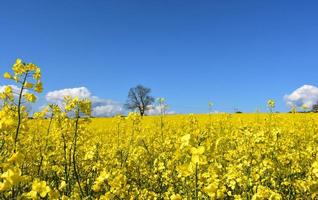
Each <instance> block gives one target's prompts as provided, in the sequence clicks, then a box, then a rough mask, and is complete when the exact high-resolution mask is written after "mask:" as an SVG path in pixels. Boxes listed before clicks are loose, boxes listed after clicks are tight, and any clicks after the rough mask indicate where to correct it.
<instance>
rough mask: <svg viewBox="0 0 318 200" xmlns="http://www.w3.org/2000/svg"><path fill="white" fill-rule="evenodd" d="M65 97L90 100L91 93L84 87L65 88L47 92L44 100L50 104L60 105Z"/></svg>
mask: <svg viewBox="0 0 318 200" xmlns="http://www.w3.org/2000/svg"><path fill="white" fill-rule="evenodd" d="M65 96H71V97H73V98H74V97H78V98H80V99H83V98H90V97H91V92H90V91H89V90H88V89H87V88H86V87H78V88H66V89H62V90H54V91H52V92H48V93H47V94H46V96H45V98H46V100H47V101H48V102H50V103H60V102H63V100H64V97H65Z"/></svg>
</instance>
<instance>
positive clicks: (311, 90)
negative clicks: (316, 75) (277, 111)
mask: <svg viewBox="0 0 318 200" xmlns="http://www.w3.org/2000/svg"><path fill="white" fill-rule="evenodd" d="M284 99H285V101H286V103H287V105H289V106H292V105H295V106H298V107H301V106H302V105H304V104H305V105H307V106H308V107H310V108H311V107H312V106H313V105H314V104H315V103H317V101H318V87H316V86H313V85H303V86H301V87H300V88H298V89H296V90H295V91H293V92H292V93H291V94H288V95H285V96H284Z"/></svg>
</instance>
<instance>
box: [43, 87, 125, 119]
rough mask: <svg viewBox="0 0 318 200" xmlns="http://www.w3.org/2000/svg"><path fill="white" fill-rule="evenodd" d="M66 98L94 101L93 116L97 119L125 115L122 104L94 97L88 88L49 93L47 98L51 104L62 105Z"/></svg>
mask: <svg viewBox="0 0 318 200" xmlns="http://www.w3.org/2000/svg"><path fill="white" fill-rule="evenodd" d="M65 96H71V97H78V98H80V99H83V98H89V99H91V101H92V115H93V116H95V117H102V116H113V115H115V114H120V113H123V106H122V105H121V104H120V103H117V102H115V101H112V100H109V99H101V98H99V97H97V96H93V95H92V94H91V92H90V91H89V90H88V89H87V88H86V87H78V88H66V89H62V90H55V91H52V92H48V93H47V94H46V96H45V98H46V100H47V101H48V102H49V103H55V104H59V105H61V104H62V102H63V99H64V97H65Z"/></svg>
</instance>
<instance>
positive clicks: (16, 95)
mask: <svg viewBox="0 0 318 200" xmlns="http://www.w3.org/2000/svg"><path fill="white" fill-rule="evenodd" d="M7 86H10V87H11V88H12V92H13V95H14V96H15V97H18V95H19V92H20V88H19V87H17V86H16V85H1V86H0V92H4V88H5V87H7ZM25 92H28V90H27V89H24V92H23V93H25Z"/></svg>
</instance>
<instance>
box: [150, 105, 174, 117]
mask: <svg viewBox="0 0 318 200" xmlns="http://www.w3.org/2000/svg"><path fill="white" fill-rule="evenodd" d="M163 106H164V105H162V106H160V105H157V106H153V105H151V106H149V108H148V110H147V111H146V115H160V114H161V110H162V108H163ZM165 114H166V115H172V114H176V112H175V111H173V110H169V109H168V108H166V110H165Z"/></svg>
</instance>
